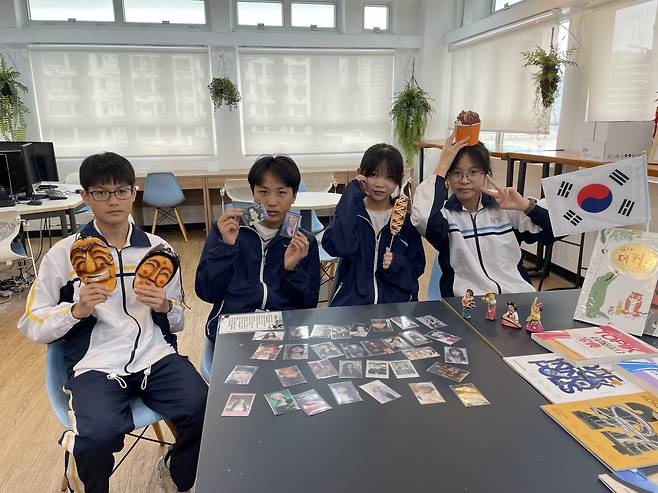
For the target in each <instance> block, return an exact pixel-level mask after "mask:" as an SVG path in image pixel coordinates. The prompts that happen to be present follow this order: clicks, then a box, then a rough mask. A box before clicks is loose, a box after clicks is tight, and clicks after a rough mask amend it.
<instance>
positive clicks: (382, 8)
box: [363, 5, 389, 31]
mask: <svg viewBox="0 0 658 493" xmlns="http://www.w3.org/2000/svg"><path fill="white" fill-rule="evenodd" d="M388 11H389V6H388V5H365V6H364V7H363V29H367V30H371V31H388V28H389V27H388Z"/></svg>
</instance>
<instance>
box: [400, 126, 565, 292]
mask: <svg viewBox="0 0 658 493" xmlns="http://www.w3.org/2000/svg"><path fill="white" fill-rule="evenodd" d="M454 137H455V136H454V132H453V135H451V136H450V137H448V140H446V143H445V145H444V147H443V151H442V152H441V157H440V158H439V163H438V165H437V167H436V170H435V175H436V176H434V177H432V178H430V179H427V180H424V181H423V182H422V183H421V184H420V185H419V186H418V188H417V189H416V194H415V197H414V203H413V214H412V220H413V222H414V224H415V226H416V228H417V229H418V230H419V231H420V233H421V234H422V235H424V236H425V237H426V238H427V240H428V241H429V242H430V243H431V244H432V246H434V248H436V249H437V250H438V252H439V265H440V266H441V272H442V276H441V281H440V287H441V295H442V296H443V297H448V296H463V295H464V293H466V292H467V290H472V292H473V293H474V294H475V296H482V295H484V294H486V293H487V292H490V291H491V292H494V293H498V294H500V293H521V292H526V291H534V290H535V289H534V287H533V286H532V284H530V278H529V277H528V273H527V271H526V270H525V268H524V267H523V262H522V260H521V247H520V244H521V242H526V243H534V242H536V241H541V242H542V243H544V244H545V245H548V244H551V243H553V242H554V241H555V238H554V237H553V231H552V229H551V221H550V218H549V215H548V211H547V210H546V209H544V208H543V207H541V206H540V205H538V204H537V200H535V199H533V198H525V197H523V196H521V194H520V193H519V192H517V190H516V189H515V188H513V187H506V188H504V187H500V186H499V185H498V184H497V183H496V182H495V181H494V180H493V178H492V176H491V175H492V170H491V161H490V156H489V151H488V150H487V148H486V147H485V146H484V144H482V142H478V143H477V144H476V145H474V146H469V145H467V143H468V138H466V139H463V140H460V141H457V142H453V140H454ZM448 190H450V191H451V192H452V195H450V197H448Z"/></svg>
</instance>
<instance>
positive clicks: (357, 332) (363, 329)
mask: <svg viewBox="0 0 658 493" xmlns="http://www.w3.org/2000/svg"><path fill="white" fill-rule="evenodd" d="M368 332H370V325H368V324H364V323H356V324H353V325H352V328H351V329H350V335H351V336H352V337H368Z"/></svg>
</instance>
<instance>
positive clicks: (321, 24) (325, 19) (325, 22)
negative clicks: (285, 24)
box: [290, 3, 336, 29]
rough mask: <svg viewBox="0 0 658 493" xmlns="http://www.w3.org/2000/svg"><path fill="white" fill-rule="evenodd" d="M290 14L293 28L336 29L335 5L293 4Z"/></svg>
mask: <svg viewBox="0 0 658 493" xmlns="http://www.w3.org/2000/svg"><path fill="white" fill-rule="evenodd" d="M290 14H291V25H292V27H310V26H315V27H318V28H329V29H334V28H335V27H336V5H335V4H333V3H292V4H291V5H290Z"/></svg>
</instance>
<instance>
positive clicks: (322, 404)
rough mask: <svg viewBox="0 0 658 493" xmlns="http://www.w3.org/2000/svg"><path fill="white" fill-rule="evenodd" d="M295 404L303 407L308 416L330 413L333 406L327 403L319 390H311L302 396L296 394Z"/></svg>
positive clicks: (301, 394)
mask: <svg viewBox="0 0 658 493" xmlns="http://www.w3.org/2000/svg"><path fill="white" fill-rule="evenodd" d="M293 397H294V399H295V402H297V404H298V405H299V407H301V408H302V409H303V410H304V412H305V413H306V414H307V415H308V416H313V415H315V414H319V413H322V412H324V411H329V409H331V406H330V405H329V403H328V402H327V401H325V400H324V399H323V398H322V396H321V395H320V394H319V393H318V391H317V390H315V389H311V390H307V391H306V392H302V393H300V394H295V395H294V396H293Z"/></svg>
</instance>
